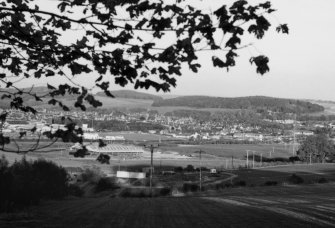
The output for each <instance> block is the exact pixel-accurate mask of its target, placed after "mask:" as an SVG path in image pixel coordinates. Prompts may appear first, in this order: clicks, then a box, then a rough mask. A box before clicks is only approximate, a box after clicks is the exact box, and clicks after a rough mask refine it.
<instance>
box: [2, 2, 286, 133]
mask: <svg viewBox="0 0 335 228" xmlns="http://www.w3.org/2000/svg"><path fill="white" fill-rule="evenodd" d="M48 1H50V0H48ZM55 1H56V2H57V4H58V7H57V8H55V9H53V10H52V11H50V10H49V11H48V10H45V9H42V8H40V7H39V1H38V0H3V1H1V3H0V68H1V69H2V70H0V82H1V84H0V85H1V92H2V96H1V99H3V100H7V101H8V103H10V107H12V108H15V109H19V110H22V111H24V112H32V113H35V112H36V111H35V110H34V108H33V107H30V106H26V105H25V104H24V102H23V98H22V97H23V96H32V97H34V98H35V99H36V101H40V100H42V99H43V98H46V99H47V102H48V103H49V104H52V105H58V106H60V107H61V108H63V110H65V111H68V110H69V109H70V108H69V107H67V106H66V105H64V104H63V103H62V102H61V101H60V100H59V99H57V96H59V95H65V94H75V95H77V99H76V100H75V102H74V107H76V108H80V109H81V110H86V106H85V103H88V104H90V105H92V106H94V107H98V106H101V105H102V104H101V102H99V101H98V100H96V99H95V97H94V96H93V95H92V94H91V93H90V89H92V88H85V87H83V86H82V85H80V84H77V83H75V82H74V81H73V80H72V79H73V77H76V76H79V75H82V74H88V73H91V72H95V73H96V74H95V75H96V80H95V85H94V86H95V87H97V88H100V89H101V90H102V91H104V92H105V93H106V95H108V96H110V97H113V95H112V94H111V93H110V92H109V85H110V81H111V79H113V81H114V83H115V84H117V85H120V86H125V85H127V84H133V85H134V88H135V89H137V88H146V89H148V88H155V89H156V90H157V91H160V90H162V91H164V92H166V91H169V90H170V88H171V86H173V87H175V86H176V81H177V80H176V77H177V76H181V69H182V67H184V66H188V68H189V69H190V70H191V71H193V72H197V71H198V69H199V68H200V67H201V64H200V63H199V61H198V53H199V52H201V51H214V50H215V55H214V52H212V53H213V54H212V56H211V60H212V62H213V66H214V67H219V68H224V69H226V70H229V68H231V67H233V66H235V63H236V61H235V59H236V57H237V56H238V50H239V49H241V48H243V47H246V46H247V45H248V44H243V42H242V41H243V38H244V35H245V34H248V33H250V34H253V35H255V37H256V38H257V39H261V38H263V36H264V34H265V33H266V32H267V31H268V30H269V28H270V27H271V24H270V22H269V20H268V19H267V16H268V15H269V14H272V13H273V12H274V11H275V10H274V9H273V8H272V6H271V3H270V2H264V3H260V4H249V3H248V2H247V1H244V0H239V1H235V2H234V3H233V4H231V5H230V6H227V5H223V6H222V7H219V8H218V9H216V10H215V11H213V13H209V12H207V13H206V12H204V11H203V10H199V9H196V8H195V7H192V6H191V4H192V1H193V0H192V1H189V0H176V1H172V0H171V1H163V0H150V1H149V0H54V1H50V2H55ZM276 30H277V31H278V32H282V33H288V27H287V25H286V24H279V25H278V26H277V27H276ZM69 37H71V38H72V39H69ZM73 37H75V39H73ZM268 62H269V59H268V57H266V56H264V55H260V56H254V57H252V58H250V63H251V64H255V66H256V71H257V73H259V74H264V73H266V72H267V71H269V67H268ZM10 76H14V78H15V79H17V80H20V79H21V78H38V79H39V78H44V77H56V76H60V77H62V78H66V79H67V83H64V84H60V85H57V86H55V85H54V86H52V85H48V89H49V92H48V93H47V94H37V93H34V92H33V91H30V90H28V91H27V90H22V89H20V88H17V87H16V86H15V83H13V79H12V80H8V78H9V77H10ZM2 88H6V89H2ZM73 129H74V128H73Z"/></svg>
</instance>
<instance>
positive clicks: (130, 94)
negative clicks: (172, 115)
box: [96, 90, 163, 100]
mask: <svg viewBox="0 0 335 228" xmlns="http://www.w3.org/2000/svg"><path fill="white" fill-rule="evenodd" d="M111 93H112V94H113V95H114V97H115V98H127V99H143V100H162V99H163V98H162V97H160V96H156V95H152V94H148V93H141V92H137V91H131V90H114V91H111ZM96 95H98V96H106V94H105V93H104V92H98V93H97V94H96Z"/></svg>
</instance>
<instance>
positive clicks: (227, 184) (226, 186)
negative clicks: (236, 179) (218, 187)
mask: <svg viewBox="0 0 335 228" xmlns="http://www.w3.org/2000/svg"><path fill="white" fill-rule="evenodd" d="M224 186H225V188H231V187H233V185H232V184H231V183H225V184H224Z"/></svg>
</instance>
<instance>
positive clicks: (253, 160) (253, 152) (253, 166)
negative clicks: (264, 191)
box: [252, 151, 255, 169]
mask: <svg viewBox="0 0 335 228" xmlns="http://www.w3.org/2000/svg"><path fill="white" fill-rule="evenodd" d="M252 168H253V169H254V168H255V151H252Z"/></svg>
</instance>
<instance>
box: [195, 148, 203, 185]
mask: <svg viewBox="0 0 335 228" xmlns="http://www.w3.org/2000/svg"><path fill="white" fill-rule="evenodd" d="M195 152H196V153H199V188H200V191H201V189H202V170H201V166H202V162H201V153H202V152H205V151H203V150H201V149H200V150H198V151H195Z"/></svg>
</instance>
